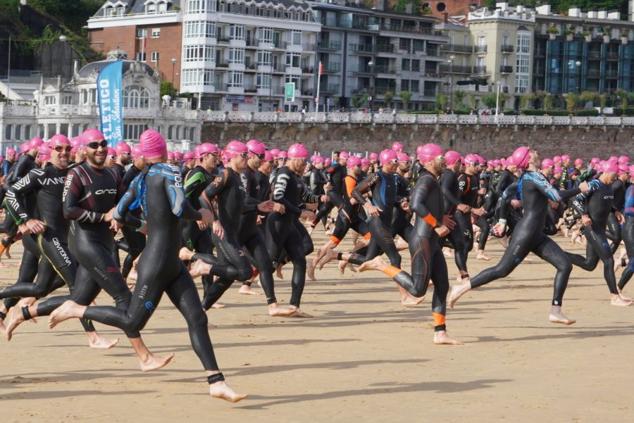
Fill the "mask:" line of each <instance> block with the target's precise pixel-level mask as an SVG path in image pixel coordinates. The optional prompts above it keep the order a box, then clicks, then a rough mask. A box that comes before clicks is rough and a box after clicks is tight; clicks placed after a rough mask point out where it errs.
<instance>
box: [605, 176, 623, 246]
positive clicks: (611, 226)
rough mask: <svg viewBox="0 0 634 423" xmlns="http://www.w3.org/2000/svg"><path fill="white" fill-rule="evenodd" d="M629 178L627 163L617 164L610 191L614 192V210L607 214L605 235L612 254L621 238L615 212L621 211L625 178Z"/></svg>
mask: <svg viewBox="0 0 634 423" xmlns="http://www.w3.org/2000/svg"><path fill="white" fill-rule="evenodd" d="M628 179H629V175H628V167H627V165H619V174H618V177H617V179H616V180H615V181H614V183H612V192H613V193H614V200H613V208H614V210H615V211H614V212H611V213H610V214H609V215H608V222H607V225H608V227H607V231H606V233H605V235H606V237H607V238H608V239H609V240H610V241H612V245H610V251H612V254H614V253H615V252H616V250H618V249H619V245H620V244H621V240H622V239H623V236H622V230H621V224H620V223H619V221H618V219H617V218H616V213H615V212H619V213H621V214H622V213H623V207H624V205H625V190H626V189H627V180H628Z"/></svg>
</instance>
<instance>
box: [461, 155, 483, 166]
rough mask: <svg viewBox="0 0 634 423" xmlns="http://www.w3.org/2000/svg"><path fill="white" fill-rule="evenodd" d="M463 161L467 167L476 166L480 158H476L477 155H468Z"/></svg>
mask: <svg viewBox="0 0 634 423" xmlns="http://www.w3.org/2000/svg"><path fill="white" fill-rule="evenodd" d="M462 161H463V162H464V164H466V165H474V164H477V163H478V162H479V160H478V156H476V155H475V154H467V155H466V156H464V159H463V160H462Z"/></svg>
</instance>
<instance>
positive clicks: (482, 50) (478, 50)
mask: <svg viewBox="0 0 634 423" xmlns="http://www.w3.org/2000/svg"><path fill="white" fill-rule="evenodd" d="M475 52H476V53H478V54H485V53H486V52H487V46H476V48H475Z"/></svg>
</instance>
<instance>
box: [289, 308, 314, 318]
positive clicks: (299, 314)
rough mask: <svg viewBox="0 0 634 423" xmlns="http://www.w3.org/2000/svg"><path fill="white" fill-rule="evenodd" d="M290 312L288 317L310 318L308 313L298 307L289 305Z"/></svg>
mask: <svg viewBox="0 0 634 423" xmlns="http://www.w3.org/2000/svg"><path fill="white" fill-rule="evenodd" d="M290 308H291V310H292V313H291V314H289V315H288V317H299V318H312V317H313V316H311V315H310V314H308V313H304V312H303V311H301V310H300V309H299V307H295V306H290Z"/></svg>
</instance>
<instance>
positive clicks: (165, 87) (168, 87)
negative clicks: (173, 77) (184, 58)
mask: <svg viewBox="0 0 634 423" xmlns="http://www.w3.org/2000/svg"><path fill="white" fill-rule="evenodd" d="M176 94H177V92H176V88H174V85H173V84H172V83H171V82H169V81H162V82H161V98H162V97H163V96H164V95H168V96H170V97H172V98H174V97H176Z"/></svg>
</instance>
